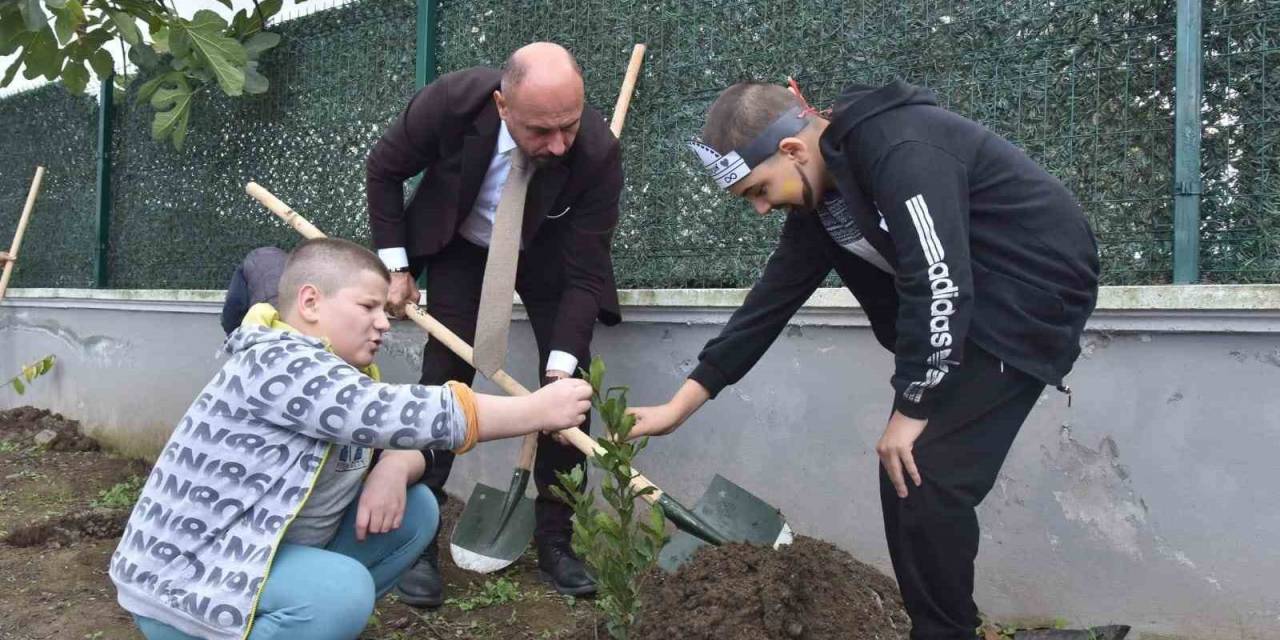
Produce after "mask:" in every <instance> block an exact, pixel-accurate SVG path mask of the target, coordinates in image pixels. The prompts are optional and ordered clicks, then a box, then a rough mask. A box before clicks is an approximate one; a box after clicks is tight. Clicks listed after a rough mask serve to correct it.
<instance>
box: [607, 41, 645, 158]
mask: <svg viewBox="0 0 1280 640" xmlns="http://www.w3.org/2000/svg"><path fill="white" fill-rule="evenodd" d="M645 48H646V47H645V45H644V44H643V43H641V44H637V45H636V46H635V47H632V49H631V61H630V62H628V63H627V74H626V75H625V76H623V78H622V89H621V90H619V91H618V102H617V103H616V104H615V105H614V106H613V119H612V120H611V121H610V122H609V130H610V131H613V137H615V138H621V137H622V125H624V124H626V122H627V109H628V108H630V107H631V94H632V93H633V92H634V91H635V88H636V80H637V79H638V78H639V77H640V65H641V64H642V63H643V62H644V52H645Z"/></svg>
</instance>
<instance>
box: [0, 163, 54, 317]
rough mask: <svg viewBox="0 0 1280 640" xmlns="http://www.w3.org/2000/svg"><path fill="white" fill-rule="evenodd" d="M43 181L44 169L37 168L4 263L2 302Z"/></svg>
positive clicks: (0, 277)
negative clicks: (7, 257)
mask: <svg viewBox="0 0 1280 640" xmlns="http://www.w3.org/2000/svg"><path fill="white" fill-rule="evenodd" d="M43 181H44V167H36V177H35V179H33V180H32V181H31V190H30V191H28V192H27V202H26V204H24V205H23V206H22V217H21V218H18V230H17V231H15V232H14V233H13V244H11V245H9V259H8V260H6V261H5V263H4V274H3V275H0V300H3V299H4V292H5V291H7V290H8V289H9V278H10V277H11V276H12V275H13V267H14V264H15V263H16V262H17V261H18V250H19V249H21V248H22V236H23V235H24V234H25V233H26V232H27V223H28V222H30V221H31V211H32V210H34V209H35V208H36V196H37V195H39V194H40V183H42V182H43Z"/></svg>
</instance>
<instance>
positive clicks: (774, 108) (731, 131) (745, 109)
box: [702, 82, 803, 154]
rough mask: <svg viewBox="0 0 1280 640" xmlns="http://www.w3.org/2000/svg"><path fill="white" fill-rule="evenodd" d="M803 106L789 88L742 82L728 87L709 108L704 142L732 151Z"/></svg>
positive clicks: (704, 127) (723, 150)
mask: <svg viewBox="0 0 1280 640" xmlns="http://www.w3.org/2000/svg"><path fill="white" fill-rule="evenodd" d="M795 106H803V105H801V103H800V100H799V99H797V98H796V97H795V94H793V93H791V90H790V89H787V88H786V87H783V86H781V85H776V84H768V83H764V82H739V83H738V84H735V85H733V86H732V87H729V88H728V89H725V90H724V91H723V92H721V94H720V97H718V98H716V101H715V102H714V103H713V104H712V105H711V108H710V109H708V110H707V120H706V122H705V123H704V124H703V127H702V141H703V142H704V143H706V144H707V145H708V146H710V147H711V148H712V149H715V150H716V153H721V154H725V153H729V152H730V151H733V150H734V149H740V148H742V147H744V146H746V145H747V144H748V143H750V142H751V141H752V140H755V139H756V136H758V135H760V134H761V133H762V132H763V131H764V130H765V129H767V128H768V127H769V125H770V124H773V121H774V120H777V119H778V116H780V115H782V114H783V112H785V111H786V110H787V109H790V108H791V107H795Z"/></svg>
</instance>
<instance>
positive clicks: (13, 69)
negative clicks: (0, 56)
mask: <svg viewBox="0 0 1280 640" xmlns="http://www.w3.org/2000/svg"><path fill="white" fill-rule="evenodd" d="M21 68H22V58H20V57H19V58H14V60H13V63H12V64H10V65H9V68H8V69H6V70H5V72H4V78H3V79H0V87H7V86H9V83H10V82H13V78H14V76H17V75H18V69H21Z"/></svg>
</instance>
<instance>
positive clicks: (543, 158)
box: [529, 153, 564, 169]
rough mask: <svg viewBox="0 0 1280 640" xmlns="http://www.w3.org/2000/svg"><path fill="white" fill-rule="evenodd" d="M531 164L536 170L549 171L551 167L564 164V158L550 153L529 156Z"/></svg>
mask: <svg viewBox="0 0 1280 640" xmlns="http://www.w3.org/2000/svg"><path fill="white" fill-rule="evenodd" d="M529 164H532V165H533V167H534V168H535V169H547V168H549V167H555V166H559V165H561V164H564V156H557V155H552V154H550V153H548V154H545V155H540V156H529Z"/></svg>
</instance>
